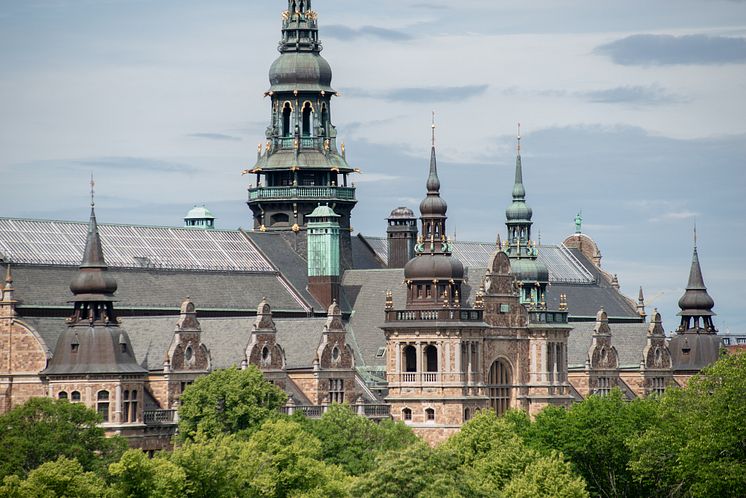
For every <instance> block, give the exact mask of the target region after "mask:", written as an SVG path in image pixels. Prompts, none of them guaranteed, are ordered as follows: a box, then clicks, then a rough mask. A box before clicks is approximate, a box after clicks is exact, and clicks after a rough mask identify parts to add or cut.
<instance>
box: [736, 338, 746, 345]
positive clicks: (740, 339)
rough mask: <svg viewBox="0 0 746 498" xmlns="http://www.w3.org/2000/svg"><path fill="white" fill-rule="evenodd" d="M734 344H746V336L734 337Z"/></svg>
mask: <svg viewBox="0 0 746 498" xmlns="http://www.w3.org/2000/svg"><path fill="white" fill-rule="evenodd" d="M736 344H746V337H739V338H738V339H736Z"/></svg>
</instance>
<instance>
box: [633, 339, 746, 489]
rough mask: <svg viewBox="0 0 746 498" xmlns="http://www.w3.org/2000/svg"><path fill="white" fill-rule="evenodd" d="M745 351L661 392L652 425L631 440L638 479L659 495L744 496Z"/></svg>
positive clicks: (745, 467)
mask: <svg viewBox="0 0 746 498" xmlns="http://www.w3.org/2000/svg"><path fill="white" fill-rule="evenodd" d="M744 420H746V354H743V353H742V354H735V355H732V356H726V357H724V358H722V359H720V360H719V361H718V362H716V363H715V364H713V365H712V366H710V367H708V368H706V369H705V370H703V371H702V372H700V374H699V375H696V376H694V377H692V378H691V379H690V380H689V383H688V385H687V386H686V387H685V388H683V389H673V390H669V391H667V392H666V394H665V395H664V396H663V399H662V401H661V406H660V410H659V412H658V414H657V416H656V418H655V424H654V425H653V426H652V427H650V428H649V429H648V430H647V432H645V434H643V435H642V436H641V437H640V438H635V439H630V440H629V446H630V448H631V450H632V452H633V455H634V458H633V461H632V462H631V468H632V470H633V471H634V473H635V475H636V476H637V478H638V479H639V480H640V481H641V482H642V483H643V484H647V485H648V486H650V487H652V488H654V489H655V493H656V494H658V495H659V496H671V497H677V496H682V497H684V496H692V497H713V498H714V497H743V496H746V425H745V424H744Z"/></svg>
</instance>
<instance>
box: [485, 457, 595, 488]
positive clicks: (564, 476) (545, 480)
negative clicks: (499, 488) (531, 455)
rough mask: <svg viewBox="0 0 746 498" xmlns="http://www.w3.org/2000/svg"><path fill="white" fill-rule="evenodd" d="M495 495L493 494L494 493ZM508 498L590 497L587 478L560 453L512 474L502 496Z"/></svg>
mask: <svg viewBox="0 0 746 498" xmlns="http://www.w3.org/2000/svg"><path fill="white" fill-rule="evenodd" d="M493 496H494V495H493ZM501 496H503V497H505V498H587V497H588V496H589V494H588V491H587V490H586V489H585V481H583V479H582V478H581V477H578V476H577V475H575V474H574V473H573V471H572V466H571V465H570V464H569V463H567V462H565V461H564V459H563V458H562V457H561V456H560V455H558V454H555V455H552V456H548V457H543V458H539V459H538V460H536V461H534V462H532V463H530V464H528V465H527V466H526V468H525V469H524V470H523V472H521V473H520V474H518V475H516V476H515V477H513V478H512V479H511V480H510V482H509V483H508V485H507V486H505V489H504V490H503V494H502V495H501Z"/></svg>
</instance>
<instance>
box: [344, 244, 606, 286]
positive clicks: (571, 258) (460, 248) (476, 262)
mask: <svg viewBox="0 0 746 498" xmlns="http://www.w3.org/2000/svg"><path fill="white" fill-rule="evenodd" d="M359 237H360V238H363V239H364V240H365V241H366V242H367V244H368V246H369V247H371V248H372V249H373V251H375V253H376V254H377V256H378V258H379V259H380V260H381V261H384V262H385V261H388V241H387V239H386V238H385V237H368V236H362V235H361V236H359ZM494 251H495V243H494V242H489V243H488V242H470V241H461V240H457V241H453V256H454V257H456V258H457V259H458V260H459V261H461V263H463V264H464V266H466V267H475V268H483V267H485V266H486V265H487V262H488V261H489V259H490V256H491V255H492V253H493V252H494ZM539 260H540V261H542V262H543V263H544V264H546V265H547V267H548V268H549V281H550V282H562V283H574V284H594V283H595V282H596V275H595V274H594V273H593V271H592V270H591V269H590V268H589V267H588V266H589V265H590V266H593V264H592V263H591V262H590V261H588V260H587V259H586V258H583V259H580V260H579V259H578V258H577V257H576V254H575V253H573V252H572V251H571V250H569V249H567V248H566V247H564V246H563V245H561V244H560V245H556V246H555V245H542V246H539ZM356 268H357V267H356Z"/></svg>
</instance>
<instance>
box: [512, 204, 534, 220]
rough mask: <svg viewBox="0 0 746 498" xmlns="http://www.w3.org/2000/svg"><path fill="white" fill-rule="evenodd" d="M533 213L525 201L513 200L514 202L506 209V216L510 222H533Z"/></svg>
mask: <svg viewBox="0 0 746 498" xmlns="http://www.w3.org/2000/svg"><path fill="white" fill-rule="evenodd" d="M533 214H534V212H533V210H532V209H531V208H530V207H529V205H528V204H526V202H525V201H513V203H512V204H511V205H510V206H508V209H506V210H505V218H506V219H507V220H508V222H511V221H524V222H531V217H532V216H533Z"/></svg>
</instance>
